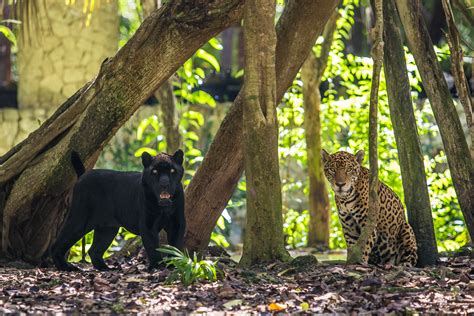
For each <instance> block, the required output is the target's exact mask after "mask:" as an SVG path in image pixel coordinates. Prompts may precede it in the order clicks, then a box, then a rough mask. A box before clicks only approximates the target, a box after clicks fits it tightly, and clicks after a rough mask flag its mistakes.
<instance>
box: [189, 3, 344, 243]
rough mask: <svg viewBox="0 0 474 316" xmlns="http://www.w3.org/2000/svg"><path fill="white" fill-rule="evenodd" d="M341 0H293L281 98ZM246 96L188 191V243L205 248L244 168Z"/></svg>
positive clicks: (285, 30) (287, 13)
mask: <svg viewBox="0 0 474 316" xmlns="http://www.w3.org/2000/svg"><path fill="white" fill-rule="evenodd" d="M337 4H338V1H330V0H299V1H296V0H290V1H289V2H288V3H287V5H286V7H285V10H284V11H283V14H282V16H281V17H280V19H279V21H278V23H277V26H276V29H277V47H276V83H277V87H276V88H277V93H276V95H277V98H276V100H280V99H281V98H282V97H283V94H284V93H285V91H286V89H288V87H289V86H290V84H291V82H292V81H293V78H294V77H295V76H296V73H297V72H298V70H299V68H300V67H301V65H302V63H303V62H304V60H305V59H306V57H307V55H308V53H309V52H310V50H311V48H312V47H313V45H314V43H315V41H316V38H317V37H318V35H319V34H321V32H322V30H323V28H324V25H325V24H326V22H327V20H328V19H329V17H330V15H331V13H332V12H333V10H334V8H335V7H336V6H337ZM243 166H244V164H243V153H242V95H241V94H239V96H237V98H236V100H235V101H234V104H233V106H232V107H231V108H230V110H229V112H228V113H227V115H226V117H225V118H224V120H223V122H222V124H221V126H220V128H219V130H218V132H217V134H216V136H215V138H214V141H213V142H212V144H211V147H210V148H209V151H208V153H207V154H206V157H205V158H204V161H203V163H202V165H201V166H200V167H199V169H198V170H197V172H196V174H195V175H194V178H193V180H192V181H191V183H190V185H189V187H188V188H187V190H186V216H187V218H192V221H188V225H187V231H186V246H187V247H188V248H190V249H204V248H205V247H206V246H207V244H208V243H209V240H210V236H211V232H212V230H213V229H214V227H215V225H216V223H217V220H218V218H219V216H220V215H221V213H222V211H223V210H224V208H225V207H226V205H227V202H228V201H229V199H230V197H231V196H232V193H233V192H234V189H235V186H236V185H237V183H238V181H239V179H240V177H241V175H242V171H243Z"/></svg>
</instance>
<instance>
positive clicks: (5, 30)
mask: <svg viewBox="0 0 474 316" xmlns="http://www.w3.org/2000/svg"><path fill="white" fill-rule="evenodd" d="M0 33H2V34H3V35H5V37H6V38H7V39H8V40H9V41H10V42H11V43H12V44H13V45H14V46H16V36H15V34H14V33H13V32H12V30H10V28H9V27H8V26H5V25H0Z"/></svg>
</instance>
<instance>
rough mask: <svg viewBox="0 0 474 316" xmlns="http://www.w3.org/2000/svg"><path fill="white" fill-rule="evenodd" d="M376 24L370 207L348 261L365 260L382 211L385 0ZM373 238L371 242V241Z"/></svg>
mask: <svg viewBox="0 0 474 316" xmlns="http://www.w3.org/2000/svg"><path fill="white" fill-rule="evenodd" d="M374 3H375V10H374V13H375V27H374V28H373V29H372V30H370V31H371V32H370V33H371V34H372V42H373V47H372V59H373V61H374V66H373V69H372V86H371V89H370V107H369V165H370V174H369V210H368V212H367V217H366V219H365V225H364V227H362V231H361V233H360V236H359V238H358V239H357V241H356V243H355V244H354V245H353V246H352V247H351V248H349V249H348V252H347V263H349V264H353V263H366V262H364V260H363V255H364V254H367V253H370V251H371V249H370V247H371V246H372V245H373V242H375V240H374V231H375V227H376V225H377V219H378V215H379V196H378V194H377V191H378V187H379V176H378V172H379V166H378V150H377V144H378V142H377V128H378V123H377V112H378V109H377V108H378V102H379V96H378V94H379V84H380V72H381V70H382V64H383V46H384V43H383V29H384V27H383V0H375V1H374ZM369 241H371V242H369Z"/></svg>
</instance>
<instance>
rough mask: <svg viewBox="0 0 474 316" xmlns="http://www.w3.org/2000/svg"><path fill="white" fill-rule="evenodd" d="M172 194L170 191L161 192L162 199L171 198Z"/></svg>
mask: <svg viewBox="0 0 474 316" xmlns="http://www.w3.org/2000/svg"><path fill="white" fill-rule="evenodd" d="M170 197H171V195H170V194H169V193H168V192H162V193H161V194H160V199H169V198H170Z"/></svg>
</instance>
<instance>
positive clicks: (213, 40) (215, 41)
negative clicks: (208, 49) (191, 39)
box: [209, 37, 224, 50]
mask: <svg viewBox="0 0 474 316" xmlns="http://www.w3.org/2000/svg"><path fill="white" fill-rule="evenodd" d="M209 45H211V46H212V48H214V49H217V50H222V49H223V48H224V46H222V45H221V43H220V42H219V40H218V39H217V38H215V37H213V38H211V39H210V40H209Z"/></svg>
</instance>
